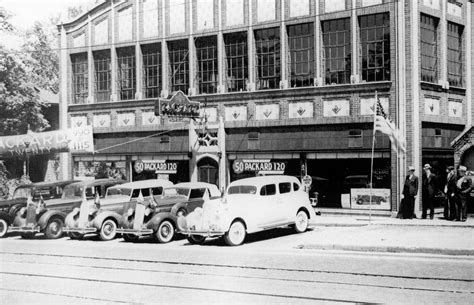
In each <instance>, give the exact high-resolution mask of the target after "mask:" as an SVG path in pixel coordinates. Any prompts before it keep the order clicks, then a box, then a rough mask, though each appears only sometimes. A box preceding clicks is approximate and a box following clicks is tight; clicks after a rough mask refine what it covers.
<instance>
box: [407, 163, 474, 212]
mask: <svg viewBox="0 0 474 305" xmlns="http://www.w3.org/2000/svg"><path fill="white" fill-rule="evenodd" d="M432 170H433V168H432V167H431V165H430V164H425V166H424V167H423V171H424V173H423V176H422V214H421V218H422V219H426V218H427V213H428V210H429V211H430V219H433V218H434V201H435V196H436V194H438V192H439V185H438V179H437V176H436V175H435V174H434V173H433V171H432ZM408 173H409V174H408V175H407V176H406V178H405V184H404V185H403V193H402V194H403V197H402V202H401V204H400V213H399V215H400V218H407V219H412V218H414V217H415V218H416V216H415V213H414V206H415V198H416V196H417V194H418V177H417V176H416V175H415V168H414V167H413V166H409V167H408ZM466 173H467V168H466V167H465V166H463V165H460V166H459V167H458V169H457V172H456V171H455V169H454V166H448V168H447V169H446V174H447V178H446V184H445V186H444V194H445V198H446V199H445V203H444V218H445V219H447V220H455V221H466V219H467V202H468V200H469V197H470V193H471V191H472V190H473V184H472V180H471V178H469V177H467V176H466Z"/></svg>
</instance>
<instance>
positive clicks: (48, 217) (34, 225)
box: [10, 179, 125, 238]
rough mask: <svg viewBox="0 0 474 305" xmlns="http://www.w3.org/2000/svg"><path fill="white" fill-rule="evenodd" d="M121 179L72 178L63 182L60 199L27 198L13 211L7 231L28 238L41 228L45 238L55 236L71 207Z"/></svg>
mask: <svg viewBox="0 0 474 305" xmlns="http://www.w3.org/2000/svg"><path fill="white" fill-rule="evenodd" d="M124 182H125V181H124V180H116V179H97V180H90V181H81V182H75V183H72V184H69V185H67V186H66V187H65V188H64V190H63V194H62V197H61V198H60V199H51V200H49V201H46V202H45V201H44V200H43V198H42V197H41V198H40V200H39V201H38V202H34V201H33V200H29V202H28V204H27V206H26V207H23V208H21V209H20V210H19V211H18V212H17V213H16V215H15V218H14V220H13V225H12V226H11V227H10V231H11V232H20V234H21V236H22V237H23V238H32V237H33V236H34V235H35V234H36V233H39V232H44V234H45V235H46V237H47V238H59V237H61V236H62V233H63V226H64V219H65V218H66V215H67V214H68V213H70V212H71V211H72V210H73V209H74V208H76V207H79V206H80V204H81V202H82V201H83V200H86V199H93V198H94V197H95V194H98V195H99V197H104V195H105V192H106V190H107V189H108V188H109V187H111V186H114V185H116V184H120V183H124Z"/></svg>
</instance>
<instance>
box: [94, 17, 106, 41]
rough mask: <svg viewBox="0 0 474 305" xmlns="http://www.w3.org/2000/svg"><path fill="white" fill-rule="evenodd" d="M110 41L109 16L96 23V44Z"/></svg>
mask: <svg viewBox="0 0 474 305" xmlns="http://www.w3.org/2000/svg"><path fill="white" fill-rule="evenodd" d="M108 42H109V20H108V19H107V18H105V19H103V20H102V21H100V22H98V23H96V24H95V25H94V44H95V45H100V44H107V43H108Z"/></svg>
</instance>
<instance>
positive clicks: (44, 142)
mask: <svg viewBox="0 0 474 305" xmlns="http://www.w3.org/2000/svg"><path fill="white" fill-rule="evenodd" d="M57 152H72V153H92V152H94V140H93V133H92V126H90V125H89V126H83V127H77V128H69V129H63V130H55V131H47V132H38V133H37V132H29V133H27V134H23V135H17V136H8V137H0V155H1V156H5V157H15V156H25V155H41V154H48V153H57Z"/></svg>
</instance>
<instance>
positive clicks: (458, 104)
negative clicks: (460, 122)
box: [448, 101, 462, 118]
mask: <svg viewBox="0 0 474 305" xmlns="http://www.w3.org/2000/svg"><path fill="white" fill-rule="evenodd" d="M448 112H449V116H450V117H455V118H460V117H462V101H449V102H448Z"/></svg>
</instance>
